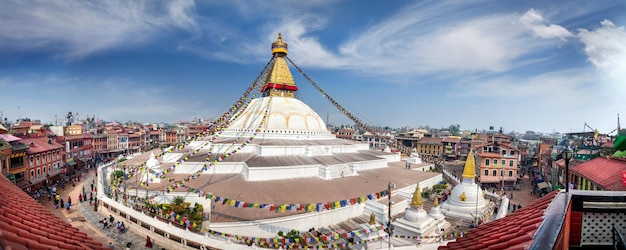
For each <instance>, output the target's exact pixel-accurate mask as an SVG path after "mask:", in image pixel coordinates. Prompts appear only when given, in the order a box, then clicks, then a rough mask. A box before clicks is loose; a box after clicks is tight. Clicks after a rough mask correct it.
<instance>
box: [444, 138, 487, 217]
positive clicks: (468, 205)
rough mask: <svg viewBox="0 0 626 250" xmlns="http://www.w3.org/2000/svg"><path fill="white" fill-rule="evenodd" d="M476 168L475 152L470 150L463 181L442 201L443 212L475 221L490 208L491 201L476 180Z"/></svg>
mask: <svg viewBox="0 0 626 250" xmlns="http://www.w3.org/2000/svg"><path fill="white" fill-rule="evenodd" d="M475 175H476V169H475V167H474V153H473V152H472V151H471V150H470V152H469V154H467V161H465V166H464V168H463V175H462V177H463V181H462V182H461V183H459V184H457V185H456V186H455V187H454V188H453V189H452V192H451V194H450V196H449V197H448V199H447V200H446V201H444V202H442V203H441V212H443V213H444V214H445V215H446V216H449V217H453V218H459V219H464V220H468V221H474V220H475V218H477V217H481V216H482V215H483V214H485V212H486V211H487V209H489V201H488V200H485V198H484V193H483V190H482V189H481V188H480V186H479V185H478V184H476V183H475V182H474V177H475Z"/></svg>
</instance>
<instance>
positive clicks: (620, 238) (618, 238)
mask: <svg viewBox="0 0 626 250" xmlns="http://www.w3.org/2000/svg"><path fill="white" fill-rule="evenodd" d="M611 232H612V233H613V249H615V250H617V249H622V250H624V249H626V241H625V240H624V235H622V233H621V232H620V231H619V228H617V227H616V226H615V224H613V227H612V229H611Z"/></svg>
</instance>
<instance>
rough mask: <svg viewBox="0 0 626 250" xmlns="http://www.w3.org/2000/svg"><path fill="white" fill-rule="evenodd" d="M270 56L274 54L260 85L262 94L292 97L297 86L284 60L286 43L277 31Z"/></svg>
mask: <svg viewBox="0 0 626 250" xmlns="http://www.w3.org/2000/svg"><path fill="white" fill-rule="evenodd" d="M272 56H274V63H273V64H272V66H271V68H270V69H269V70H268V71H269V74H268V77H267V79H266V80H265V84H264V85H263V87H261V92H263V96H281V97H294V96H295V94H294V93H295V91H297V90H298V86H296V82H295V81H294V80H293V76H292V75H291V71H290V70H289V66H288V65H287V61H286V60H285V57H286V56H287V43H285V42H283V36H282V34H280V33H278V38H276V41H274V42H273V43H272Z"/></svg>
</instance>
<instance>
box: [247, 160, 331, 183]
mask: <svg viewBox="0 0 626 250" xmlns="http://www.w3.org/2000/svg"><path fill="white" fill-rule="evenodd" d="M319 167H321V165H319V164H316V165H303V166H288V167H262V168H261V167H259V168H248V167H246V168H245V169H246V170H245V171H244V172H247V175H246V180H248V181H267V180H280V179H289V178H304V177H315V176H317V175H318V174H319Z"/></svg>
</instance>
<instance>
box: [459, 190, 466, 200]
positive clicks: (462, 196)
mask: <svg viewBox="0 0 626 250" xmlns="http://www.w3.org/2000/svg"><path fill="white" fill-rule="evenodd" d="M459 200H460V201H466V200H467V196H466V195H465V192H463V193H461V195H460V196H459Z"/></svg>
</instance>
